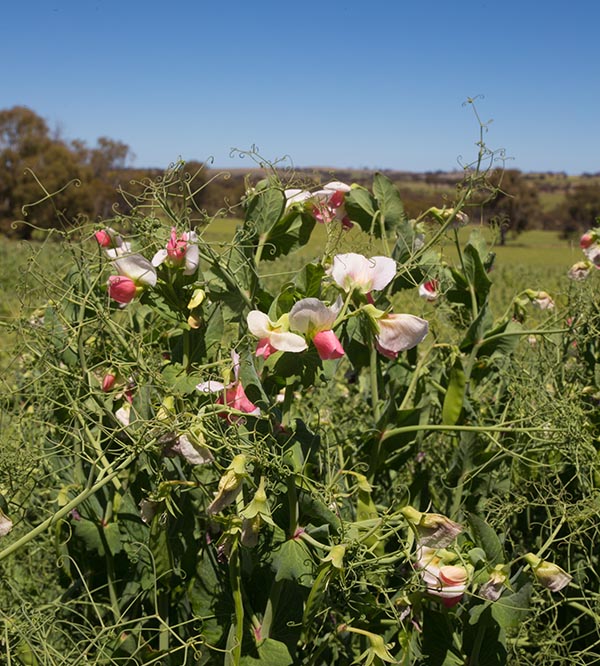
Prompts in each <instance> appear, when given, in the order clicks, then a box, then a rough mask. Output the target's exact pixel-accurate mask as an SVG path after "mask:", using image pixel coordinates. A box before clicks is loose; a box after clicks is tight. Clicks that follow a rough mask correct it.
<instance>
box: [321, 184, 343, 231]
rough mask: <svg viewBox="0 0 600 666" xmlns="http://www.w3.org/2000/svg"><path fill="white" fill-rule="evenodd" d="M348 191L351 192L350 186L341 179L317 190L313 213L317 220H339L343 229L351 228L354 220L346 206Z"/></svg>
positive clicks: (325, 221)
mask: <svg viewBox="0 0 600 666" xmlns="http://www.w3.org/2000/svg"><path fill="white" fill-rule="evenodd" d="M347 192H350V186H349V185H346V183H341V182H340V181H332V182H331V183H327V185H324V186H323V189H322V190H318V191H317V192H315V193H314V195H313V198H314V199H315V200H316V203H315V205H314V207H313V215H314V217H315V219H316V220H317V222H323V223H329V222H332V221H333V220H339V221H340V222H341V224H342V228H343V229H351V228H352V221H351V220H350V218H349V217H348V215H347V213H346V208H345V206H344V201H345V198H346V193H347Z"/></svg>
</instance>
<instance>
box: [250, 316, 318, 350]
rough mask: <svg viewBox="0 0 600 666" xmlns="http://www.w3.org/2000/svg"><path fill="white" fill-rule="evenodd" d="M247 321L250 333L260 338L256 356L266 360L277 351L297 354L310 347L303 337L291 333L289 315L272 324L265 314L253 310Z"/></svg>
mask: <svg viewBox="0 0 600 666" xmlns="http://www.w3.org/2000/svg"><path fill="white" fill-rule="evenodd" d="M246 321H247V322H248V329H249V331H250V333H252V335H255V336H256V337H257V338H258V346H257V348H256V356H262V357H263V358H265V359H266V358H268V357H269V356H270V355H271V354H273V353H275V352H276V351H287V352H295V353H297V352H301V351H304V350H305V349H306V348H307V346H308V345H307V344H306V340H305V339H304V338H303V337H302V336H300V335H297V334H296V333H291V332H290V330H289V319H288V315H287V314H286V315H283V316H282V317H280V318H279V319H278V320H277V321H276V322H272V321H271V320H270V319H269V317H268V316H267V315H266V314H265V313H264V312H261V311H260V310H252V311H251V312H249V313H248V316H247V317H246Z"/></svg>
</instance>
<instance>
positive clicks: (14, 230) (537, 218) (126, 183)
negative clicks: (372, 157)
mask: <svg viewBox="0 0 600 666" xmlns="http://www.w3.org/2000/svg"><path fill="white" fill-rule="evenodd" d="M131 157H132V153H131V150H130V147H129V146H127V145H126V144H124V143H123V142H121V141H118V140H114V139H110V138H107V137H100V138H99V139H98V140H97V142H96V145H95V146H88V145H86V144H85V143H84V142H82V141H80V140H67V139H65V138H64V137H62V136H60V133H58V132H53V131H52V130H51V129H50V128H49V127H48V125H47V123H46V122H45V120H44V119H43V118H41V117H40V116H39V115H38V114H36V113H35V112H34V111H32V110H31V109H28V108H26V107H19V106H17V107H13V108H10V109H5V110H2V111H0V233H4V234H6V235H10V236H12V237H20V238H31V237H32V236H33V235H34V233H35V230H36V229H48V228H52V227H56V226H63V227H68V226H70V225H73V224H78V223H81V222H82V221H84V220H86V219H87V220H90V221H96V220H98V219H101V218H106V217H110V216H112V215H114V214H116V215H127V214H129V213H130V212H131V209H132V206H133V202H134V197H135V196H136V195H138V194H139V193H140V192H141V191H142V190H143V182H144V181H145V180H146V179H152V178H156V177H158V176H159V175H160V174H161V173H162V170H161V169H157V168H135V169H134V168H131V167H129V166H128V162H129V161H130V159H131ZM499 166H501V167H502V168H498V169H496V170H494V171H492V172H491V173H490V175H489V189H488V190H487V191H486V190H485V189H482V190H481V191H480V193H479V198H478V199H477V200H473V201H472V202H471V204H470V205H471V207H472V209H471V211H470V214H471V215H472V216H474V218H475V220H476V221H477V222H483V223H485V224H488V223H492V224H494V225H495V226H496V227H497V228H498V229H499V231H500V243H504V242H505V241H506V239H507V237H508V236H509V235H513V236H514V235H517V234H519V233H521V232H522V231H524V230H526V229H543V230H552V231H558V232H560V233H561V235H563V236H564V237H574V236H575V235H576V234H577V233H580V232H581V231H583V230H585V229H587V227H588V226H589V224H590V220H593V219H594V218H595V217H596V216H598V215H600V173H595V174H581V175H577V176H573V175H567V174H565V173H522V172H520V171H518V170H516V169H511V168H510V162H509V161H507V162H506V163H505V164H501V165H499ZM288 171H289V174H288V177H289V178H290V180H292V179H293V180H294V181H295V182H296V183H298V181H299V180H300V181H302V182H303V183H304V185H306V186H310V185H315V184H317V183H321V182H326V181H327V180H331V176H332V170H331V169H327V168H310V169H288ZM186 172H187V173H188V174H192V175H194V183H195V193H194V197H193V199H194V203H195V206H196V207H197V208H199V209H201V210H203V211H204V212H205V213H206V216H212V215H215V214H217V213H218V212H219V211H220V212H222V214H223V215H224V216H226V217H239V216H240V209H239V204H240V201H241V199H242V197H243V195H244V192H245V189H246V185H247V182H246V181H248V179H250V180H251V181H253V182H256V181H257V180H259V179H260V178H261V177H262V176H263V175H264V170H263V169H261V168H255V169H229V170H227V172H220V171H218V170H214V169H212V168H211V166H210V163H209V162H199V161H193V160H191V161H187V163H186ZM384 173H385V174H386V176H387V177H388V178H389V179H390V180H391V181H392V182H393V183H394V184H395V185H396V186H397V187H398V190H399V192H400V194H401V196H402V198H403V202H404V206H405V210H406V212H407V214H408V215H409V217H416V216H417V215H418V214H419V213H420V212H421V211H423V210H425V209H427V208H429V207H430V206H441V205H443V204H444V202H447V203H448V202H451V201H452V200H453V199H454V197H455V195H456V188H457V186H458V185H459V184H460V182H461V181H462V179H463V177H464V173H463V171H461V170H460V169H458V170H457V171H455V172H448V173H446V172H439V171H437V172H426V173H410V172H405V171H385V172H384ZM335 177H336V179H338V180H341V181H343V182H348V183H350V182H353V183H358V184H361V185H367V184H368V183H370V181H371V177H372V173H370V172H368V171H365V170H356V169H351V170H350V169H336V171H335ZM200 219H201V218H198V220H197V221H199V220H200ZM19 222H20V223H19Z"/></svg>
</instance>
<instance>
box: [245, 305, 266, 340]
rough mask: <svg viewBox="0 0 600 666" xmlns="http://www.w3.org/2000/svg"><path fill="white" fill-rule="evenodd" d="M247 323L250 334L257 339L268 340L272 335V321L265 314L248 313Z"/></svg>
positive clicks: (253, 311) (257, 311)
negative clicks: (270, 325)
mask: <svg viewBox="0 0 600 666" xmlns="http://www.w3.org/2000/svg"><path fill="white" fill-rule="evenodd" d="M246 321H247V322H248V329H249V331H250V333H252V335H255V336H256V337H257V338H259V339H262V338H268V337H269V336H270V335H271V328H270V327H269V324H270V319H269V317H267V315H266V314H265V313H264V312H261V311H260V310H252V311H251V312H249V313H248V315H247V317H246Z"/></svg>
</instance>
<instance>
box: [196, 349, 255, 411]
mask: <svg viewBox="0 0 600 666" xmlns="http://www.w3.org/2000/svg"><path fill="white" fill-rule="evenodd" d="M231 358H232V361H233V374H234V381H233V382H230V383H229V384H227V386H225V385H224V384H223V383H221V382H215V381H212V380H211V381H208V382H201V383H200V384H198V385H197V386H196V389H197V390H198V391H201V392H202V393H220V395H219V397H218V399H217V405H226V406H227V407H230V408H231V409H235V410H237V411H239V412H244V413H245V414H250V415H251V416H258V415H259V414H260V408H259V407H257V406H256V405H255V404H254V403H252V402H250V400H249V399H248V396H247V395H246V392H245V391H244V387H243V386H242V383H241V382H240V379H239V368H240V356H239V354H237V353H236V352H231ZM219 416H221V417H223V418H225V419H227V420H228V421H229V422H230V423H231V422H232V421H237V420H238V418H239V417H238V418H232V417H231V415H230V414H227V413H225V412H223V413H222V414H220V415H219Z"/></svg>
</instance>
